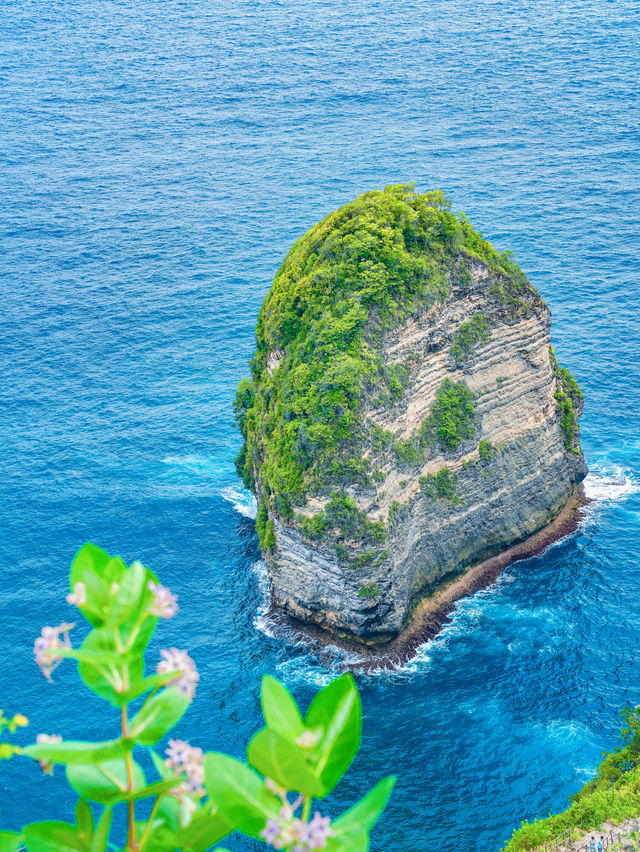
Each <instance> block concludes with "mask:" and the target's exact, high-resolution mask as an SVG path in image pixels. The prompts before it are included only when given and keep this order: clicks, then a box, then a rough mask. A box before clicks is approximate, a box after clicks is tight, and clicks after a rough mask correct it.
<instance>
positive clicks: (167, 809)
mask: <svg viewBox="0 0 640 852" xmlns="http://www.w3.org/2000/svg"><path fill="white" fill-rule="evenodd" d="M179 810H180V803H179V802H178V800H177V799H176V798H175V797H174V796H165V797H164V798H163V799H162V801H161V802H160V804H159V805H158V816H159V817H160V818H161V819H163V820H164V821H165V823H166V825H168V826H169V828H170V829H171V831H177V830H178V828H179V827H180V822H179V821H178V811H179Z"/></svg>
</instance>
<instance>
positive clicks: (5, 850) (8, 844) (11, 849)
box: [0, 831, 22, 852]
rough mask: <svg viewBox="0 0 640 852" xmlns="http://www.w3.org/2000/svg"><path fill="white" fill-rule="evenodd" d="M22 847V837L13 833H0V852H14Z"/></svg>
mask: <svg viewBox="0 0 640 852" xmlns="http://www.w3.org/2000/svg"><path fill="white" fill-rule="evenodd" d="M19 846H22V835H21V834H16V832H15V831H0V852H16V849H17V848H18V847H19Z"/></svg>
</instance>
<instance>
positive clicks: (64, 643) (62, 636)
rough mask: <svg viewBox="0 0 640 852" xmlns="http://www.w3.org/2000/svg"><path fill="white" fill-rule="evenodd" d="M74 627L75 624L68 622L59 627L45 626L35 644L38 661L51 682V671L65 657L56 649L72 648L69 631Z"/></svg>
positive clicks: (34, 650)
mask: <svg viewBox="0 0 640 852" xmlns="http://www.w3.org/2000/svg"><path fill="white" fill-rule="evenodd" d="M74 627H75V624H67V623H66V622H63V623H62V624H59V625H58V626H57V627H43V628H42V631H41V633H40V636H38V638H37V639H36V641H35V643H34V645H33V653H34V654H35V658H36V663H37V664H38V666H39V667H40V671H41V672H42V674H43V675H44V676H45V677H46V679H47V680H48V681H49V682H50V681H51V672H52V671H53V670H54V669H55V668H57V667H58V666H59V665H60V663H61V662H62V659H63V658H62V657H61V656H60V655H59V654H56V651H57V650H60V649H62V648H71V640H70V639H69V631H70V630H71V629H72V628H74Z"/></svg>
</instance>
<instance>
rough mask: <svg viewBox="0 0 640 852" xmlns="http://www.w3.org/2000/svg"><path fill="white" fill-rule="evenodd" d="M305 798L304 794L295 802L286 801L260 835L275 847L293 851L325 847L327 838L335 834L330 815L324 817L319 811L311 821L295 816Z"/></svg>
mask: <svg viewBox="0 0 640 852" xmlns="http://www.w3.org/2000/svg"><path fill="white" fill-rule="evenodd" d="M303 799H304V797H303V796H299V797H298V799H296V801H295V802H294V803H293V804H289V802H286V804H284V805H283V807H282V808H281V809H280V813H279V814H278V819H271V818H269V819H268V820H267V824H266V826H265V827H264V828H263V829H262V831H261V832H260V837H262V838H264V840H266V841H267V843H268V844H270V845H271V846H273V848H274V849H288V848H291V850H292V852H310V850H314V849H325V848H326V846H327V838H328V837H332V836H333V834H334V832H333V829H332V828H331V820H330V819H329V817H323V816H322V815H321V814H320V813H319V812H318V811H316V813H315V814H314V817H313V819H312V820H311V822H304V820H301V819H298V818H297V817H294V812H295V811H296V810H297V808H298V807H299V806H300V804H301V802H302V801H303Z"/></svg>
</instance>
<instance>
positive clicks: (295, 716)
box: [260, 675, 304, 740]
mask: <svg viewBox="0 0 640 852" xmlns="http://www.w3.org/2000/svg"><path fill="white" fill-rule="evenodd" d="M260 700H261V702H262V712H263V714H264V720H265V722H266V723H267V727H268V728H273V729H274V730H275V731H277V732H278V733H279V734H282V736H283V737H288V738H289V739H293V740H295V739H296V737H299V736H300V734H302V732H303V731H304V722H303V721H302V716H301V715H300V711H299V710H298V705H297V704H296V702H295V701H294V700H293V697H292V696H291V693H290V692H289V690H288V689H287V688H286V687H285V686H283V684H281V683H280V681H278V680H276V679H275V678H274V677H271V676H270V675H265V676H264V677H263V678H262V689H261V691H260Z"/></svg>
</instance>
